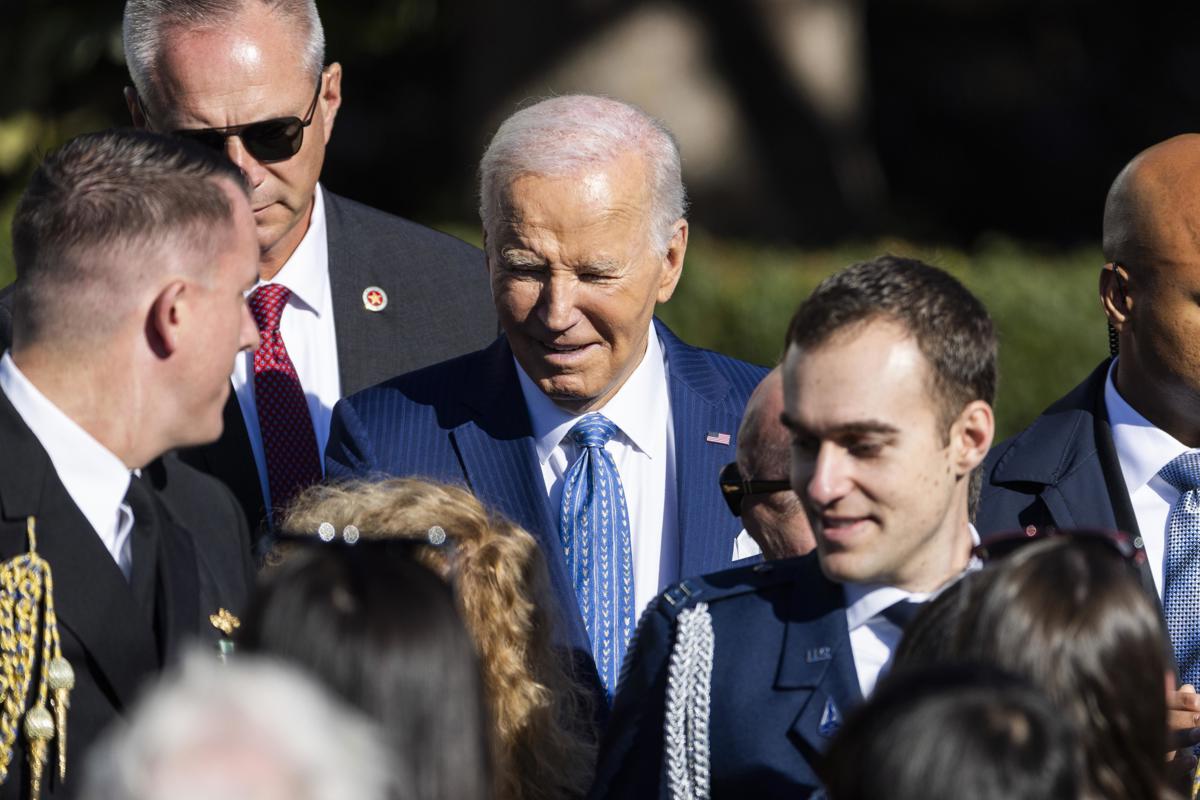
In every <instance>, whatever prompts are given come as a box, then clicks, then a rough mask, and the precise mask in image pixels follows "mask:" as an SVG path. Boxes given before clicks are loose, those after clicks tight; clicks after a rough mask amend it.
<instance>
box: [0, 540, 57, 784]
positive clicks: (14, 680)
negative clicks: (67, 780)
mask: <svg viewBox="0 0 1200 800" xmlns="http://www.w3.org/2000/svg"><path fill="white" fill-rule="evenodd" d="M26 531H27V534H28V537H29V551H28V552H27V553H24V554H22V555H20V556H17V557H15V558H12V559H10V560H8V561H6V562H4V563H3V564H0V783H3V782H4V781H5V780H7V779H8V772H9V768H10V767H11V766H12V757H13V747H14V745H15V744H16V739H17V736H18V734H19V733H20V732H21V729H22V727H23V728H24V733H25V736H26V740H27V741H26V751H27V754H28V757H29V765H30V797H31V798H32V799H33V800H37V798H39V797H40V796H41V782H42V772H43V770H44V768H45V764H46V761H47V752H48V749H49V742H50V740H51V739H54V738H57V739H58V756H59V759H58V762H59V763H58V767H59V769H58V771H59V774H60V776H65V773H66V706H67V692H68V691H69V690H70V688H72V687H73V686H74V674H73V673H72V671H71V668H70V664H69V663H67V662H66V660H65V659H63V657H62V644H61V641H60V639H59V634H58V619H57V616H56V615H55V613H54V580H53V578H52V577H51V572H50V564H49V563H47V562H46V560H45V559H43V558H42V557H41V556H39V555H38V554H37V530H36V520H35V518H34V517H28V518H27V520H26ZM39 616H40V617H41V619H40V624H39ZM39 638H40V640H41V646H40V648H39V646H38V640H39ZM39 650H40V653H39ZM35 671H36V672H37V673H38V682H37V689H36V697H35V698H34V703H33V704H32V707H30V703H29V700H30V684H31V682H32V680H33V677H34V672H35ZM51 689H53V690H54V703H55V710H56V711H57V712H59V713H58V717H57V719H56V718H55V717H53V716H51V715H50V713H49V711H48V709H47V705H46V704H47V700H48V699H49V691H50V690H51Z"/></svg>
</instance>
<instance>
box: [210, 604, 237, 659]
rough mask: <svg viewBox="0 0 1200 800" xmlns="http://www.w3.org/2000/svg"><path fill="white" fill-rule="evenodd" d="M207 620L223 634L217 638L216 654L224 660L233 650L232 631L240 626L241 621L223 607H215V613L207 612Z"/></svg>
mask: <svg viewBox="0 0 1200 800" xmlns="http://www.w3.org/2000/svg"><path fill="white" fill-rule="evenodd" d="M208 621H209V623H210V624H211V625H212V626H213V627H214V628H216V629H217V630H219V631H220V632H221V633H223V634H225V635H224V636H223V637H222V638H220V639H218V640H217V656H218V657H219V658H220V659H221V660H222V661H224V660H225V659H226V658H227V657H228V656H229V654H230V653H232V652H233V638H232V637H233V632H234V631H235V630H237V629H238V628H240V627H241V626H242V621H241V620H240V619H238V618H237V617H235V616H234V615H233V614H230V613H229V610H228V609H224V608H220V609H217V613H215V614H209V615H208Z"/></svg>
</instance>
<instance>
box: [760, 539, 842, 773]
mask: <svg viewBox="0 0 1200 800" xmlns="http://www.w3.org/2000/svg"><path fill="white" fill-rule="evenodd" d="M809 561H810V570H809V573H810V574H809V576H808V577H807V578H805V579H803V580H798V581H796V583H795V585H796V586H797V587H805V588H806V589H807V590H805V589H801V590H793V592H792V597H791V602H790V609H789V612H788V622H787V628H786V630H785V632H784V638H783V650H782V652H781V653H780V657H779V669H778V671H777V672H776V676H775V690H776V691H778V692H781V693H783V694H785V695H791V696H792V697H794V698H795V699H794V700H791V701H788V700H784V699H783V698H782V697H781V699H780V701H781V702H797V703H798V704H799V707H798V710H797V713H796V717H795V719H794V720H793V722H792V725H791V729H790V732H791V735H792V737H793V739H794V742H795V743H796V744H797V745H798V746H800V745H805V746H807V747H808V748H811V749H812V750H813V751H814V752H818V753H819V752H824V750H825V748H826V747H828V745H829V741H830V739H831V738H832V736H833V735H834V734H835V733H836V732H837V730H838V728H839V727H840V725H841V722H842V717H843V715H844V714H846V713H847V712H848V711H850V710H851V709H853V708H854V707H856V706H857V705H859V704H860V703H861V702H862V690H861V689H860V687H859V685H858V673H857V671H856V670H855V667H854V653H853V651H852V650H851V649H850V633H849V631H848V630H847V627H846V609H845V600H844V594H843V591H842V587H841V586H839V585H838V584H836V583H833V582H832V581H830V580H829V579H828V578H826V577H825V576H824V575H823V574H822V573H821V571H820V565H819V562H818V561H817V558H816V556H815V555H813V556H811V557H809Z"/></svg>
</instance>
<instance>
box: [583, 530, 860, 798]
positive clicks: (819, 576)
mask: <svg viewBox="0 0 1200 800" xmlns="http://www.w3.org/2000/svg"><path fill="white" fill-rule="evenodd" d="M701 603H705V604H707V606H708V610H709V613H710V614H711V616H712V628H713V638H714V647H713V667H712V681H711V706H710V714H709V725H708V729H709V736H710V754H709V757H710V759H711V790H712V797H713V798H722V797H737V798H742V797H753V798H770V797H780V798H783V797H786V798H793V799H795V798H806V797H809V796H810V795H811V794H812V793H813V792H814V791H815V790H816V789H817V788H818V782H817V778H816V774H815V772H814V769H813V764H814V762H815V761H816V760H817V759H818V758H820V755H821V753H823V752H824V750H825V748H826V746H827V744H828V742H829V741H830V739H831V737H832V736H833V735H834V734H835V733H836V732H837V729H838V725H839V723H840V720H841V717H842V715H843V714H845V713H846V712H848V711H849V710H850V709H852V708H854V707H856V706H857V705H859V704H860V703H861V702H862V693H861V690H860V688H859V684H858V676H857V673H856V671H855V668H854V655H853V653H852V652H851V649H850V634H849V631H848V629H847V623H846V609H845V599H844V593H843V590H842V587H841V586H840V585H839V584H836V583H834V582H832V581H830V580H829V579H828V578H826V577H825V575H824V574H823V573H822V572H821V567H820V564H819V562H818V560H817V556H816V553H811V554H809V555H806V556H800V557H797V558H792V559H787V560H784V561H771V562H763V563H760V564H756V565H754V566H750V567H740V568H737V569H730V570H726V571H724V572H718V573H716V574H712V575H706V576H704V577H702V578H695V579H688V580H685V581H683V582H681V583H680V584H678V585H677V586H674V587H672V588H670V589H668V590H667V591H666V592H664V593H663V594H662V595H660V596H659V598H658V599H657V600H655V602H654V604H653V605H652V606H650V608H649V609H648V610H647V611H646V613H645V614H644V615H643V617H642V620H641V622H640V624H639V628H638V633H637V636H636V637H635V639H634V645H633V648H632V650H631V652H630V655H629V656H628V657H627V659H626V662H625V670H624V675H623V678H622V681H621V685H620V689H619V691H618V692H617V697H616V700H615V702H614V705H613V710H612V715H611V717H610V720H609V727H608V730H607V732H606V734H605V737H604V741H603V744H602V746H601V753H600V762H599V767H598V770H597V774H596V781H595V784H594V786H593V788H592V791H591V793H590V795H589V796H590V797H592V798H595V800H601V799H604V798H612V800H617V798H634V797H636V798H666V797H668V796H669V793H668V783H667V779H666V777H665V768H666V764H665V758H664V745H663V742H664V737H663V725H664V718H665V710H664V709H665V697H666V686H667V674H668V670H669V667H668V665H669V662H670V657H671V650H672V646H673V644H674V641H675V634H676V623H677V620H678V617H679V614H680V613H681V612H682V611H684V610H685V609H689V608H694V607H696V606H697V605H698V604H701Z"/></svg>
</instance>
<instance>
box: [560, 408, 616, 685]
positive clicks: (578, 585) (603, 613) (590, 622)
mask: <svg viewBox="0 0 1200 800" xmlns="http://www.w3.org/2000/svg"><path fill="white" fill-rule="evenodd" d="M616 433H617V426H616V425H614V424H613V423H612V422H610V421H609V420H608V419H607V418H606V417H604V416H603V415H602V414H595V413H593V414H587V415H585V416H584V417H582V418H581V419H580V420H579V421H578V422H576V423H575V425H574V426H572V428H571V430H570V432H569V433H568V434H567V435H568V436H570V437H571V439H572V440H573V441H574V442H575V444H577V445H578V446H579V447H580V449H581V451H582V452H580V454H579V457H578V458H577V459H575V463H574V464H572V465H571V468H570V469H568V470H567V474H566V475H565V476H564V479H563V493H562V506H561V512H560V515H559V521H558V531H559V537H560V539H561V542H562V548H563V554H564V555H565V556H566V561H567V570H568V572H569V573H570V575H571V580H572V582H573V583H574V585H575V597H576V599H577V600H578V601H579V613H580V614H581V615H582V617H583V624H584V625H585V626H586V627H587V632H588V638H589V639H590V640H591V643H592V656H593V657H594V658H595V660H596V669H597V670H598V671H599V673H600V681H601V682H602V683H603V684H604V689H605V692H606V694H607V695H608V698H609V700H610V701H611V700H612V695H613V693H614V692H615V691H616V689H617V680H618V678H619V677H620V675H621V661H622V659H623V658H624V657H625V648H626V646H627V645H628V644H629V640H630V638H631V637H632V636H633V624H634V618H633V549H632V544H631V541H630V535H629V512H628V510H627V507H626V505H625V490H624V488H623V487H622V486H621V476H620V475H619V474H618V473H617V465H616V462H614V461H613V458H612V456H611V455H609V454H608V452H607V451H605V449H604V445H605V443H606V442H608V440H609V439H611V438H612V437H613V436H615V435H616Z"/></svg>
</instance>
